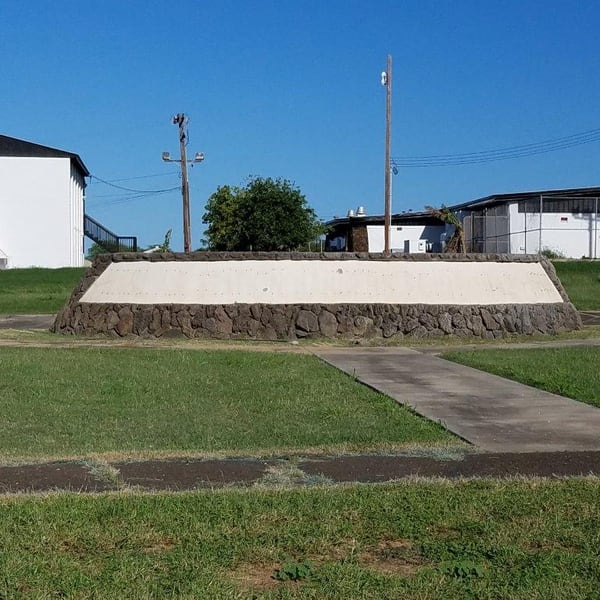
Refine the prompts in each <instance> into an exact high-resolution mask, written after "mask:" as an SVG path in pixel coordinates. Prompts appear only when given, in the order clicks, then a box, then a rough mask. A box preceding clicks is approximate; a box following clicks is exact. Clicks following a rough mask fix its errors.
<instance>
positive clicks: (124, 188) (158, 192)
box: [90, 175, 180, 194]
mask: <svg viewBox="0 0 600 600" xmlns="http://www.w3.org/2000/svg"><path fill="white" fill-rule="evenodd" d="M90 178H92V179H96V180H98V181H100V182H102V183H104V184H106V185H109V186H110V187H114V188H117V189H118V190H125V191H126V192H136V193H149V194H162V193H163V192H172V191H173V190H177V189H179V187H180V186H176V187H172V188H165V189H162V190H140V189H134V188H129V187H125V186H122V185H117V184H115V183H111V182H110V181H106V180H105V179H102V178H101V177H98V176H97V175H90Z"/></svg>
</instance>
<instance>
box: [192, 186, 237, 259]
mask: <svg viewBox="0 0 600 600" xmlns="http://www.w3.org/2000/svg"><path fill="white" fill-rule="evenodd" d="M243 193H244V192H243V190H241V189H240V188H237V187H230V186H228V185H222V186H220V187H218V188H217V191H216V192H215V193H214V194H213V195H212V196H211V197H210V198H209V199H208V202H207V204H206V206H205V210H206V212H205V213H204V215H203V217H202V222H203V223H206V224H208V228H207V229H206V232H205V235H206V239H205V240H203V241H204V242H205V243H206V245H207V246H208V248H209V250H239V249H240V245H241V237H240V236H241V227H242V221H241V218H240V214H239V203H240V198H241V196H242V194H243Z"/></svg>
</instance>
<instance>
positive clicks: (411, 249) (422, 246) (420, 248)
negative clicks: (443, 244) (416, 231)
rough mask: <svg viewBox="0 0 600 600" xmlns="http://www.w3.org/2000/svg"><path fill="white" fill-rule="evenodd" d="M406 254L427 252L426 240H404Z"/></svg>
mask: <svg viewBox="0 0 600 600" xmlns="http://www.w3.org/2000/svg"><path fill="white" fill-rule="evenodd" d="M404 252H405V253H406V254H424V253H425V252H427V240H404Z"/></svg>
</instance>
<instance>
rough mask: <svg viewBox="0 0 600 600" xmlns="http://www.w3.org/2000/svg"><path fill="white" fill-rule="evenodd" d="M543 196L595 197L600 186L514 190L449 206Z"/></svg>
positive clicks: (477, 205)
mask: <svg viewBox="0 0 600 600" xmlns="http://www.w3.org/2000/svg"><path fill="white" fill-rule="evenodd" d="M540 196H543V197H544V198H548V197H554V198H561V197H562V198H573V197H577V198H595V197H600V187H587V188H567V189H562V190H540V191H537V192H514V193H512V194H493V195H491V196H485V198H478V199H477V200H471V201H470V202H463V203H462V204H454V205H452V206H449V207H448V208H450V209H451V210H453V211H457V210H464V209H468V208H485V207H487V206H495V205H498V204H504V203H506V202H515V201H518V200H532V199H535V198H539V197H540Z"/></svg>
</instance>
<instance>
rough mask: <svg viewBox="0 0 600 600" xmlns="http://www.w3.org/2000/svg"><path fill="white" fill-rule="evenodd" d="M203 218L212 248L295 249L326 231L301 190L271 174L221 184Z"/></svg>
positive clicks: (210, 247)
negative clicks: (243, 183)
mask: <svg viewBox="0 0 600 600" xmlns="http://www.w3.org/2000/svg"><path fill="white" fill-rule="evenodd" d="M202 220H203V222H204V223H206V224H208V229H207V230H206V242H207V245H208V247H209V249H211V250H256V251H267V252H270V251H274V250H293V249H297V248H301V247H305V246H306V245H307V244H308V243H309V242H310V241H312V240H314V239H315V238H316V237H317V236H318V235H319V234H320V233H322V232H323V226H322V224H321V223H320V222H319V220H318V219H317V216H316V214H315V211H314V210H313V209H312V208H310V207H309V206H308V204H307V201H306V198H305V196H304V195H303V194H302V193H301V192H300V190H299V189H298V188H297V187H295V186H294V185H293V184H292V183H291V182H289V181H288V180H286V179H271V178H270V177H267V178H261V177H255V178H253V179H251V180H250V181H249V182H248V184H247V185H246V186H245V187H244V188H236V187H229V186H222V187H219V188H218V189H217V191H216V192H215V193H214V194H213V195H212V196H211V197H210V198H209V200H208V203H207V205H206V213H205V214H204V216H203V219H202Z"/></svg>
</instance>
